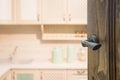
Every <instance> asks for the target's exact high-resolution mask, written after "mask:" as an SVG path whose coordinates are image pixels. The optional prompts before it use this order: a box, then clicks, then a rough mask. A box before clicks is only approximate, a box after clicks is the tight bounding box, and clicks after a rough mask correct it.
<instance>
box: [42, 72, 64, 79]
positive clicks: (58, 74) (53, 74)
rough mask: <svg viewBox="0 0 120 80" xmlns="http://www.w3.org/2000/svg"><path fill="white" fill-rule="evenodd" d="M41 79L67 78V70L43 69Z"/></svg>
mask: <svg viewBox="0 0 120 80" xmlns="http://www.w3.org/2000/svg"><path fill="white" fill-rule="evenodd" d="M41 80H66V71H65V70H43V71H42V73H41Z"/></svg>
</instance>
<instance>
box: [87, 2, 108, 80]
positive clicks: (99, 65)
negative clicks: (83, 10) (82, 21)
mask: <svg viewBox="0 0 120 80" xmlns="http://www.w3.org/2000/svg"><path fill="white" fill-rule="evenodd" d="M108 1H109V0H88V27H87V28H88V37H90V35H92V34H95V35H96V36H97V37H98V38H99V41H100V44H101V45H102V46H101V48H100V49H99V50H96V51H93V50H91V49H90V48H89V49H88V80H109V49H108V47H109V35H108V31H109V29H108V27H109V26H108V23H109V22H108V14H109V13H108V7H109V5H108V4H109V3H108Z"/></svg>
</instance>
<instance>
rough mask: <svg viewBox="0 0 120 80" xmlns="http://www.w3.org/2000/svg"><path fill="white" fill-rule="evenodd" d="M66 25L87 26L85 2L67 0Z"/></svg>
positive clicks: (81, 0) (84, 0) (85, 0)
mask: <svg viewBox="0 0 120 80" xmlns="http://www.w3.org/2000/svg"><path fill="white" fill-rule="evenodd" d="M67 16H68V23H69V24H87V0H68V14H67Z"/></svg>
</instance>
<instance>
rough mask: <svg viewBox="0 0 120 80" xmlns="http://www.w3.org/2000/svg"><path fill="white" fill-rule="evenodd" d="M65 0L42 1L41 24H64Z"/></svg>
mask: <svg viewBox="0 0 120 80" xmlns="http://www.w3.org/2000/svg"><path fill="white" fill-rule="evenodd" d="M65 19H66V0H43V1H42V20H43V24H61V23H62V24H64V23H65V22H66V20H65Z"/></svg>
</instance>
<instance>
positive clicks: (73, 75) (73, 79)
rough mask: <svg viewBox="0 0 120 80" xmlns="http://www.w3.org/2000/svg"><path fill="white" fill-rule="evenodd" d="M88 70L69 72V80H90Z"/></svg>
mask: <svg viewBox="0 0 120 80" xmlns="http://www.w3.org/2000/svg"><path fill="white" fill-rule="evenodd" d="M87 78H88V77H87V70H84V69H81V70H80V69H76V70H67V80H88V79H87Z"/></svg>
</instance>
